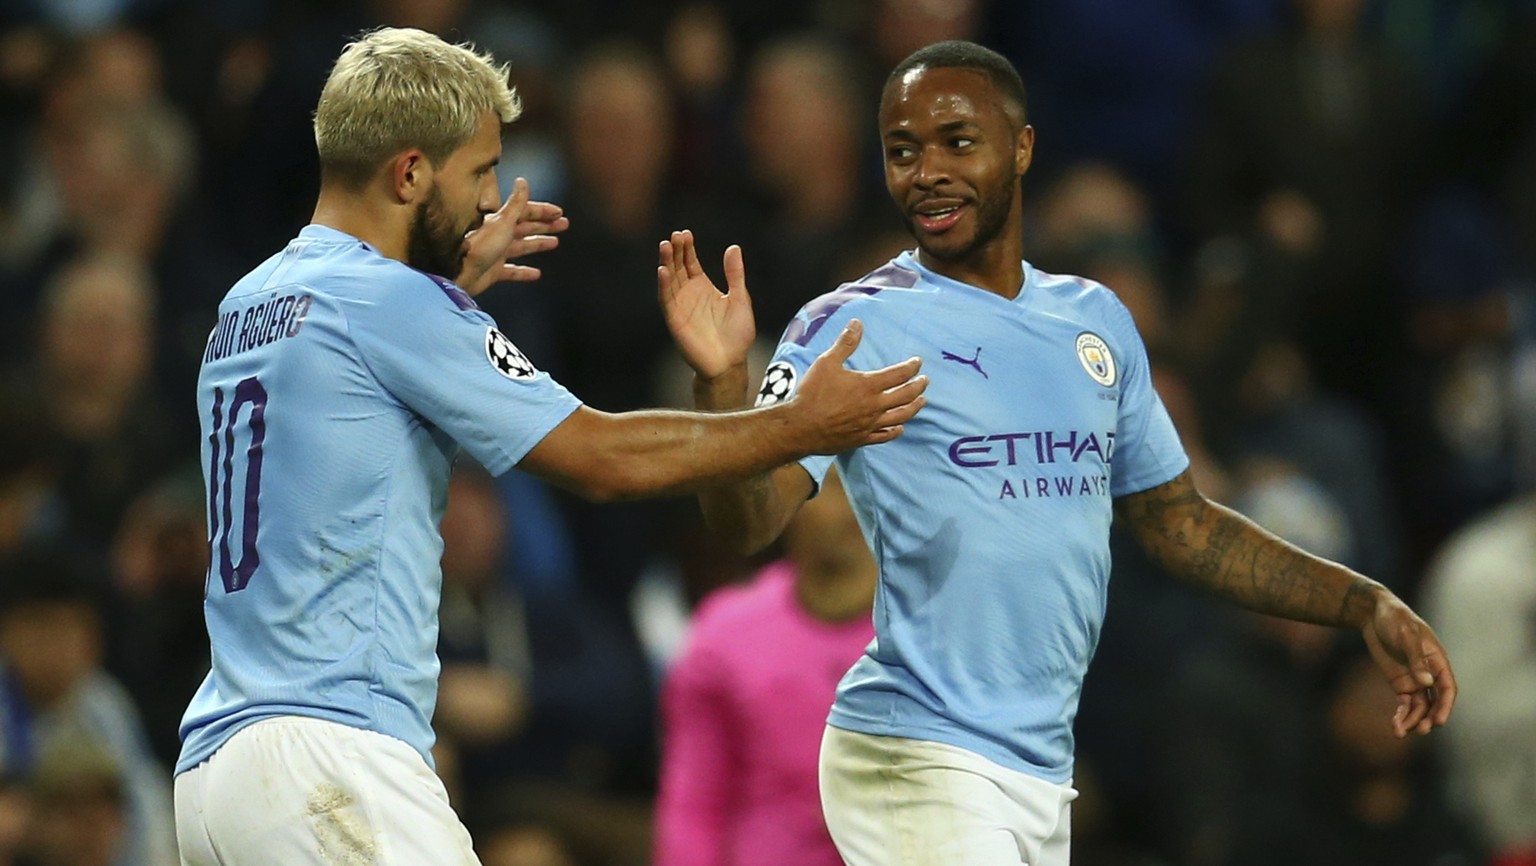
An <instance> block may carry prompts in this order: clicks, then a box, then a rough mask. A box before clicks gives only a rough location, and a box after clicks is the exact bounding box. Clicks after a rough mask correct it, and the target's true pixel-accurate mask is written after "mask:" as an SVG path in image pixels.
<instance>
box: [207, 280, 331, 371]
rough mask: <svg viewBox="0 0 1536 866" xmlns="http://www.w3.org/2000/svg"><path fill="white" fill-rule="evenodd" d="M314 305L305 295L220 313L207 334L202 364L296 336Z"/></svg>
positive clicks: (276, 299)
mask: <svg viewBox="0 0 1536 866" xmlns="http://www.w3.org/2000/svg"><path fill="white" fill-rule="evenodd" d="M314 302H315V299H314V298H312V297H310V296H309V295H277V296H273V297H268V298H266V299H264V300H262V301H260V302H258V303H254V304H251V305H250V306H248V307H243V308H241V309H236V310H230V311H229V312H227V313H221V314H220V315H219V324H218V325H217V326H216V327H214V329H213V333H212V334H210V335H208V348H207V349H206V350H204V352H203V363H205V364H206V363H208V362H209V361H217V360H219V359H220V358H227V357H229V356H230V355H237V354H239V353H241V352H244V351H246V350H248V349H255V348H257V347H259V346H265V345H267V344H268V343H273V342H276V341H278V340H286V339H288V338H289V337H292V336H296V335H297V334H298V333H299V329H300V328H302V327H304V319H305V317H306V316H308V315H309V308H310V306H311V305H312V304H314Z"/></svg>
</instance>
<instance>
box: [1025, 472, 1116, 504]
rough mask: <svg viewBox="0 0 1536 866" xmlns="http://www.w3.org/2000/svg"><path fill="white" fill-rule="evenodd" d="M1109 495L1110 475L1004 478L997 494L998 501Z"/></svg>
mask: <svg viewBox="0 0 1536 866" xmlns="http://www.w3.org/2000/svg"><path fill="white" fill-rule="evenodd" d="M1108 495H1109V476H1108V475H1060V476H1056V477H1052V478H1042V477H1035V478H1004V479H1003V483H1002V486H1001V487H1000V488H999V489H998V492H997V498H998V499H1064V498H1066V497H1068V496H1108Z"/></svg>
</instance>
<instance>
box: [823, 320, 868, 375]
mask: <svg viewBox="0 0 1536 866" xmlns="http://www.w3.org/2000/svg"><path fill="white" fill-rule="evenodd" d="M862 339H864V323H863V322H861V321H859V320H858V319H854V320H853V321H851V322H849V323H848V325H847V327H845V328H843V332H842V333H841V334H838V335H837V340H836V341H834V342H833V343H832V345H831V346H830V347H828V348H827V350H826V351H825V352H822V353H821V356H822V357H823V358H828V359H831V360H832V361H833V362H835V363H836V364H837V365H838V366H842V364H843V362H844V361H847V360H848V359H849V358H851V357H853V352H854V350H855V349H857V348H859V341H860V340H862Z"/></svg>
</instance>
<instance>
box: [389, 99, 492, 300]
mask: <svg viewBox="0 0 1536 866" xmlns="http://www.w3.org/2000/svg"><path fill="white" fill-rule="evenodd" d="M420 158H421V159H422V160H425V159H426V157H425V156H422V157H420ZM500 159H501V122H500V121H499V120H498V119H497V117H496V115H494V114H486V115H485V117H484V118H482V119H481V121H480V126H479V128H477V129H476V131H475V135H474V137H473V138H471V139H470V140H469V141H468V142H467V143H465V144H464V146H463V147H460V148H459V149H458V150H455V151H454V152H453V153H451V154H449V155H448V158H447V159H445V160H443V163H442V165H439V166H433V167H432V168H433V170H432V177H431V180H430V181H429V182H428V186H427V189H426V191H425V193H424V194H423V198H422V199H421V200H420V201H418V202H417V204H416V214H415V217H414V218H413V220H412V223H411V230H410V235H409V236H408V238H407V240H406V244H407V246H406V264H408V265H410V266H411V267H413V268H415V269H417V270H418V271H425V272H427V273H429V274H436V275H438V276H440V277H448V278H450V279H452V278H453V277H456V276H458V275H459V270H460V269H461V268H462V267H463V264H464V254H465V251H466V249H467V244H466V242H465V240H464V236H465V235H467V234H469V233H470V232H471V231H473V230H475V229H477V228H479V227H480V223H482V222H484V220H485V215H486V214H488V213H492V212H494V211H495V210H496V208H497V207H498V206H499V205H500V204H501V200H500V196H501V191H500V189H499V188H498V187H497V186H496V163H497V161H498V160H500Z"/></svg>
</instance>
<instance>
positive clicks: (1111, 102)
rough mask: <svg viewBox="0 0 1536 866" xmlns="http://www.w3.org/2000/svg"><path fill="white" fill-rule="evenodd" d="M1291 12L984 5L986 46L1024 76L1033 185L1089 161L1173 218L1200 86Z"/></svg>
mask: <svg viewBox="0 0 1536 866" xmlns="http://www.w3.org/2000/svg"><path fill="white" fill-rule="evenodd" d="M1284 3H1285V0H1224V2H1220V3H1208V2H1203V0H1140V2H1136V3H1084V2H1081V0H1034V2H1029V3H1006V2H1005V3H989V4H987V13H988V14H987V24H986V27H985V32H986V33H987V34H988V35H989V37H990V38H989V39H988V40H984V41H986V42H987V44H989V45H991V47H993V48H996V49H997V50H999V51H1001V52H1002V53H1003V54H1005V55H1007V56H1008V57H1009V58H1010V59H1012V60H1013V61H1014V62H1015V63H1016V64H1017V65H1018V67H1019V72H1020V73H1021V74H1022V75H1023V76H1024V83H1025V84H1026V85H1027V86H1028V88H1029V103H1030V104H1029V113H1030V120H1031V122H1032V123H1033V124H1034V125H1035V127H1036V128H1037V129H1038V130H1039V143H1038V145H1037V146H1036V148H1035V165H1034V167H1033V169H1032V175H1033V176H1034V178H1036V179H1038V180H1048V179H1049V178H1051V177H1052V176H1054V175H1055V174H1057V173H1058V172H1060V171H1062V170H1064V169H1065V168H1066V167H1067V166H1069V165H1071V164H1072V163H1076V162H1079V161H1082V160H1093V161H1104V162H1108V163H1109V164H1111V165H1114V166H1117V167H1118V168H1120V169H1121V170H1122V171H1125V172H1127V173H1128V174H1129V175H1130V176H1131V177H1133V178H1135V180H1136V181H1137V182H1138V183H1140V184H1143V185H1145V186H1147V188H1148V189H1150V190H1151V191H1152V194H1153V199H1154V201H1155V202H1157V203H1158V205H1159V206H1158V208H1157V209H1158V211H1159V212H1162V213H1167V212H1168V211H1169V210H1170V209H1171V206H1172V205H1175V204H1177V203H1179V202H1180V201H1182V200H1183V199H1184V198H1185V197H1186V196H1187V194H1188V193H1187V191H1186V190H1185V189H1183V188H1182V185H1176V184H1175V179H1176V177H1177V175H1176V174H1175V173H1174V172H1171V171H1169V169H1170V168H1172V167H1174V166H1176V165H1178V163H1179V160H1180V158H1181V157H1182V156H1184V155H1185V154H1186V152H1187V148H1188V144H1189V138H1190V132H1191V126H1192V125H1193V122H1192V121H1193V119H1194V118H1195V117H1196V116H1198V107H1199V93H1198V91H1199V85H1200V83H1201V81H1202V80H1204V78H1205V76H1206V74H1207V73H1208V71H1209V69H1210V66H1211V64H1212V62H1213V61H1214V59H1215V58H1216V57H1217V56H1219V55H1220V54H1221V53H1222V52H1223V51H1224V50H1225V49H1226V48H1227V47H1228V46H1229V45H1230V43H1231V42H1232V41H1233V40H1235V39H1237V38H1239V37H1245V36H1248V35H1251V34H1253V33H1255V32H1263V31H1262V29H1261V28H1264V27H1267V26H1271V25H1273V23H1274V22H1275V20H1276V18H1277V17H1278V16H1277V10H1278V9H1279V8H1280V7H1282V6H1283V5H1284ZM930 5H932V6H934V7H940V8H942V7H943V6H945V5H947V4H943V3H939V2H934V3H931V4H930ZM1031 182H1034V181H1026V183H1031Z"/></svg>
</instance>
